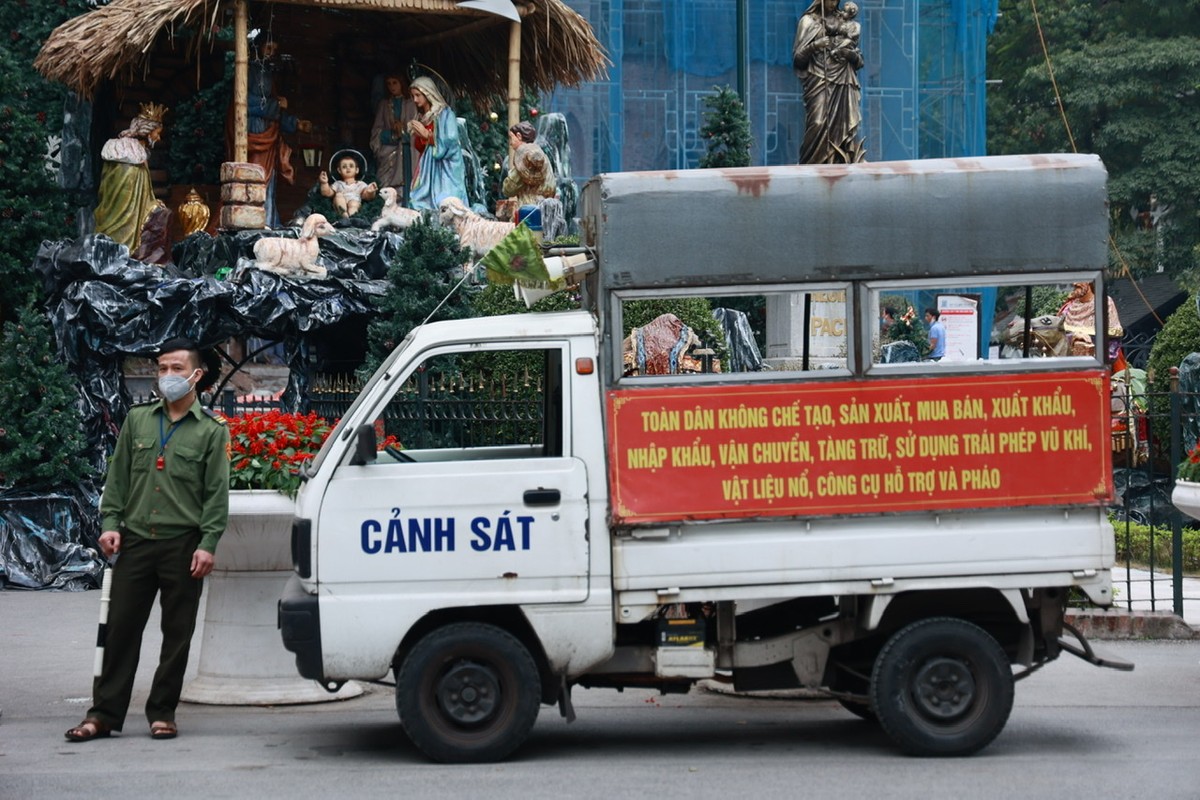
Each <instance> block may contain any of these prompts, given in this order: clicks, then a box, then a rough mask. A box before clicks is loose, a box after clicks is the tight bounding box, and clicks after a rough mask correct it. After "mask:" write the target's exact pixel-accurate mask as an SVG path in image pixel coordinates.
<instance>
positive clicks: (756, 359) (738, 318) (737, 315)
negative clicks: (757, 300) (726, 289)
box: [712, 308, 770, 372]
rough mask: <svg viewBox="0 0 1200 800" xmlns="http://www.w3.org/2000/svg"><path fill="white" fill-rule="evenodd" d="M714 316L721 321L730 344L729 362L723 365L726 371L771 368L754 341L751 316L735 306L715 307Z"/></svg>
mask: <svg viewBox="0 0 1200 800" xmlns="http://www.w3.org/2000/svg"><path fill="white" fill-rule="evenodd" d="M712 315H713V317H714V318H715V319H716V320H717V322H719V323H721V330H722V331H723V332H724V333H725V343H726V344H727V345H728V346H729V364H728V365H727V366H726V367H723V368H722V370H723V371H725V372H760V371H762V370H767V369H770V367H769V366H767V364H766V362H765V361H763V357H762V353H761V352H760V351H759V349H758V342H756V341H754V331H753V330H751V329H750V318H749V317H747V316H746V313H745V312H744V311H738V310H737V309H733V308H714V309H713V312H712Z"/></svg>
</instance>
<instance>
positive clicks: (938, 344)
mask: <svg viewBox="0 0 1200 800" xmlns="http://www.w3.org/2000/svg"><path fill="white" fill-rule="evenodd" d="M925 324H926V325H928V326H929V360H930V361H941V360H942V359H943V358H945V357H946V326H945V325H943V324H942V315H941V313H940V312H939V311H938V310H937V309H936V308H927V309H925Z"/></svg>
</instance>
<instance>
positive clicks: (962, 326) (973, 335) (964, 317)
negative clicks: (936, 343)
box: [937, 294, 979, 361]
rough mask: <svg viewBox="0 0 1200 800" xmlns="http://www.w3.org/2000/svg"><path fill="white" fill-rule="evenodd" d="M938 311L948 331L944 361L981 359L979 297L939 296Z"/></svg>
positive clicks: (960, 295)
mask: <svg viewBox="0 0 1200 800" xmlns="http://www.w3.org/2000/svg"><path fill="white" fill-rule="evenodd" d="M937 309H938V312H939V313H940V314H941V317H940V320H941V323H942V327H944V328H945V329H946V356H945V358H944V359H943V360H944V361H974V360H975V359H977V358H979V295H969V294H939V295H938V296H937Z"/></svg>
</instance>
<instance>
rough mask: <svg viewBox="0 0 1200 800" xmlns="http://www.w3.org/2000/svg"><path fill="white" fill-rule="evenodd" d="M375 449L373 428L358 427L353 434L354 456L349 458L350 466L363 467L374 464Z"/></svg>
mask: <svg viewBox="0 0 1200 800" xmlns="http://www.w3.org/2000/svg"><path fill="white" fill-rule="evenodd" d="M377 449H378V447H377V444H376V441H375V426H374V425H359V426H358V430H357V431H355V433H354V455H353V456H351V457H350V466H352V467H365V466H366V465H367V464H373V463H375V457H376V451H377Z"/></svg>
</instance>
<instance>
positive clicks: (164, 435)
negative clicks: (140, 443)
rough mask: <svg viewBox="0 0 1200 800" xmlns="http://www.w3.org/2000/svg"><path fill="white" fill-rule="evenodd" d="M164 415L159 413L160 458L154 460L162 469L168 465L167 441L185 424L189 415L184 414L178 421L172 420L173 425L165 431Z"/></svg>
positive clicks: (155, 464) (156, 465) (158, 467)
mask: <svg viewBox="0 0 1200 800" xmlns="http://www.w3.org/2000/svg"><path fill="white" fill-rule="evenodd" d="M163 416H164V415H163V414H161V413H160V414H159V415H158V458H157V459H155V461H154V466H155V468H156V469H160V470H161V469H165V468H166V466H167V460H166V457H165V454H166V451H167V442H169V441H171V437H172V436H174V435H175V431H176V430H178V429H179V426H180V425H182V424H183V421H184V420H185V419H187V415H186V414H185V415H183V416H182V417H180V419H179V421H178V422H172V423H171V427H170V428H168V429H167V430H166V431H164V430H163Z"/></svg>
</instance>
